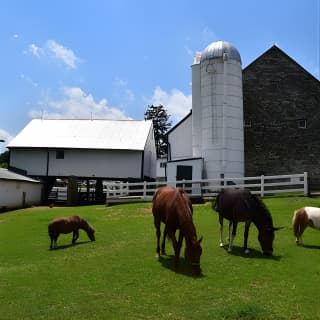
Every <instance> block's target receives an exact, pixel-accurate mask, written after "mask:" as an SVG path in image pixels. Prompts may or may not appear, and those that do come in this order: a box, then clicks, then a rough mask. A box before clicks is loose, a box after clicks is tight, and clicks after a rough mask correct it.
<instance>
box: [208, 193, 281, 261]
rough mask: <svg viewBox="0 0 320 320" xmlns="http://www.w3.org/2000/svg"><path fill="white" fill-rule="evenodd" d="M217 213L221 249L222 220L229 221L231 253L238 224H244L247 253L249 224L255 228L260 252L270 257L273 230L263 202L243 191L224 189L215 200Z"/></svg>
mask: <svg viewBox="0 0 320 320" xmlns="http://www.w3.org/2000/svg"><path fill="white" fill-rule="evenodd" d="M214 209H215V210H216V211H217V212H218V213H219V222H220V246H221V247H223V246H224V244H223V240H222V239H223V238H222V229H223V218H226V219H227V220H229V221H230V224H229V247H228V251H229V252H231V251H232V242H233V239H234V237H235V236H236V233H237V225H238V222H245V231H244V245H243V246H244V250H245V253H248V252H249V250H248V234H249V228H250V224H251V222H253V223H254V225H255V226H256V227H257V229H258V232H259V235H258V240H259V242H260V245H261V248H262V251H263V253H264V254H265V255H272V252H273V247H272V243H273V240H274V231H276V230H279V229H280V228H275V227H274V226H273V223H272V217H271V214H270V212H269V211H268V209H267V207H266V206H265V205H264V204H263V202H262V201H261V200H260V199H258V198H257V197H256V196H255V195H253V194H252V193H251V192H250V191H249V190H245V189H224V190H222V191H221V192H220V193H219V194H218V196H217V198H216V203H215V208H214ZM232 226H233V229H232V234H231V227H232Z"/></svg>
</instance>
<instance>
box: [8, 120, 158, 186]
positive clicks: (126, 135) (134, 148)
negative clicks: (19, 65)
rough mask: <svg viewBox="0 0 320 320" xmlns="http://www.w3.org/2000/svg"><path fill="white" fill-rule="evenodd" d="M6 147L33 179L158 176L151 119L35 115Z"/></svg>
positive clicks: (13, 164)
mask: <svg viewBox="0 0 320 320" xmlns="http://www.w3.org/2000/svg"><path fill="white" fill-rule="evenodd" d="M8 148H9V150H10V167H11V168H12V169H14V170H19V172H23V173H24V174H26V175H28V176H32V177H69V176H76V177H81V178H92V179H96V178H102V179H103V178H104V179H115V180H119V179H122V180H125V179H129V178H133V179H143V178H144V177H149V178H155V177H156V147H155V141H154V135H153V126H152V121H144V120H143V121H134V120H43V119H34V120H32V121H31V122H29V124H28V125H27V126H26V127H25V128H24V129H23V130H22V131H21V132H20V133H19V134H18V135H17V136H16V137H15V138H14V139H13V140H12V141H11V142H10V144H9V145H8Z"/></svg>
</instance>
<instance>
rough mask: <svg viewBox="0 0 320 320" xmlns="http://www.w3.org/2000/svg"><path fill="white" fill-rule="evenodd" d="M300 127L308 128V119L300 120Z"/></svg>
mask: <svg viewBox="0 0 320 320" xmlns="http://www.w3.org/2000/svg"><path fill="white" fill-rule="evenodd" d="M298 128H299V129H306V128H307V120H306V119H301V120H298Z"/></svg>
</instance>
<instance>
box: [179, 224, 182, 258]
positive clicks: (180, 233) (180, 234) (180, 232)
mask: <svg viewBox="0 0 320 320" xmlns="http://www.w3.org/2000/svg"><path fill="white" fill-rule="evenodd" d="M182 241H183V233H182V231H181V230H180V231H179V238H178V255H179V256H180V251H181V247H182Z"/></svg>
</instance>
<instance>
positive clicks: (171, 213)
mask: <svg viewBox="0 0 320 320" xmlns="http://www.w3.org/2000/svg"><path fill="white" fill-rule="evenodd" d="M152 213H153V217H154V225H155V228H156V235H157V256H158V257H159V256H160V236H161V231H160V225H161V222H163V223H164V224H165V229H164V233H163V240H162V245H161V254H165V238H166V235H168V236H169V237H170V239H171V240H172V245H173V248H174V253H175V256H174V269H175V270H177V269H178V265H179V256H180V250H181V246H182V240H183V238H185V241H186V250H185V255H186V258H187V259H188V260H189V261H190V262H191V266H192V271H193V273H194V274H200V272H201V269H200V256H201V253H202V248H201V245H200V243H201V241H202V237H201V238H200V239H199V240H198V239H197V233H196V228H195V226H194V224H193V221H192V213H193V210H192V204H191V201H190V198H189V197H188V195H187V193H186V192H185V191H184V190H183V189H181V188H172V187H161V188H159V189H158V190H157V192H156V193H155V195H154V197H153V206H152ZM178 229H179V238H178V241H177V239H176V236H175V233H176V231H177V230H178Z"/></svg>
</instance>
